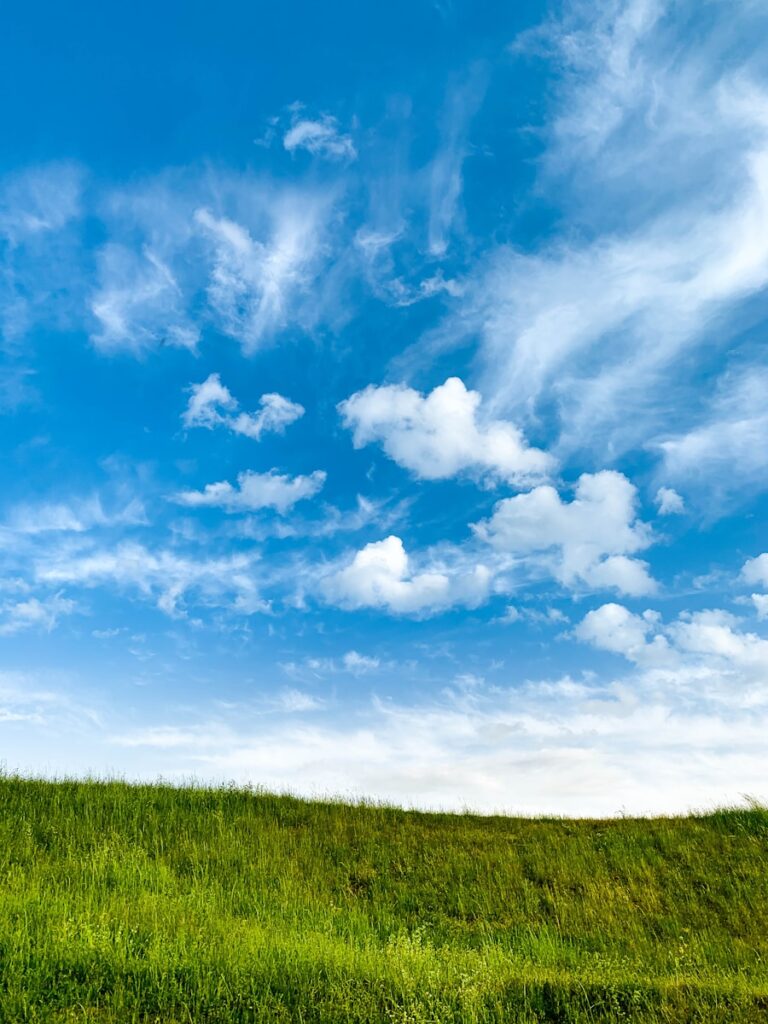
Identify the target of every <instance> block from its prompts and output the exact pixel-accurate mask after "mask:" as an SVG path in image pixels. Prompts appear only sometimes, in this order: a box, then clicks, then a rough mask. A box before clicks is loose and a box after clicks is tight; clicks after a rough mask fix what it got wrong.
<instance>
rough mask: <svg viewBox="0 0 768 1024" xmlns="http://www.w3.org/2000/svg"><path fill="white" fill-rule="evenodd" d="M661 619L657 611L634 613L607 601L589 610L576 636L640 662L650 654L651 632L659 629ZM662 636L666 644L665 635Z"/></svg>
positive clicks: (595, 645)
mask: <svg viewBox="0 0 768 1024" xmlns="http://www.w3.org/2000/svg"><path fill="white" fill-rule="evenodd" d="M658 618H659V617H658V615H657V614H656V613H655V612H651V611H646V612H644V613H643V615H634V614H633V613H632V612H630V611H629V610H628V609H627V608H625V607H624V605H621V604H614V603H610V604H604V605H602V606H601V607H600V608H596V609H595V610H594V611H591V612H588V613H587V615H586V616H585V617H584V619H583V620H582V621H581V622H580V623H579V625H578V626H577V627H576V629H575V630H574V635H575V636H576V637H577V638H578V639H579V640H582V641H584V642H586V643H590V644H592V645H593V646H594V647H600V648H602V650H605V651H611V652H612V653H614V654H623V655H624V657H626V658H629V659H630V660H633V661H637V660H640V659H641V658H643V659H644V658H645V657H646V656H647V651H648V644H649V634H651V633H653V632H654V631H655V629H656V628H657V625H658ZM658 639H659V640H661V642H662V644H663V645H664V647H666V642H665V641H664V640H663V638H658Z"/></svg>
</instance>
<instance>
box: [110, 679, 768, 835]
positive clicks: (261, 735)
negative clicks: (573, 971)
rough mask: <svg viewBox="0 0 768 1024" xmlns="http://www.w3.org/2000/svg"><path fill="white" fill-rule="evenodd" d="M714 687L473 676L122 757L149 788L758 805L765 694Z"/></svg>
mask: <svg viewBox="0 0 768 1024" xmlns="http://www.w3.org/2000/svg"><path fill="white" fill-rule="evenodd" d="M715 676H716V672H715V671H713V672H711V673H709V674H706V673H703V674H699V675H698V676H697V675H696V674H695V673H693V672H691V673H689V675H687V676H686V677H685V678H684V679H683V680H682V681H676V680H675V679H673V678H671V677H667V676H665V675H664V674H663V673H659V672H658V671H646V670H640V671H636V670H633V673H632V675H630V676H629V677H628V678H626V679H618V680H616V681H615V682H611V683H608V684H604V683H597V682H596V681H595V680H594V679H573V678H570V677H567V676H566V677H564V678H554V679H548V680H543V681H542V682H530V683H528V684H525V685H522V686H509V687H507V686H504V687H501V686H487V685H484V684H483V682H482V681H481V680H478V679H476V678H474V679H472V680H457V684H458V685H456V686H453V687H450V688H446V689H445V690H444V691H443V692H442V693H441V694H439V695H436V696H435V695H433V696H430V697H426V698H422V699H419V698H414V699H413V700H411V701H389V700H388V701H386V702H385V701H383V700H380V699H374V700H373V701H371V702H370V703H366V704H363V705H361V706H359V707H356V709H355V714H354V715H353V716H352V717H350V718H349V719H346V720H343V719H342V720H339V719H333V720H332V719H330V718H327V717H325V715H324V713H323V711H322V710H321V711H320V712H318V710H317V709H309V710H310V713H311V716H312V719H311V721H308V720H306V719H303V718H302V717H301V714H300V713H297V712H287V713H286V718H285V719H284V720H283V721H275V720H274V719H271V718H270V719H269V720H267V721H265V720H264V718H263V717H257V716H254V717H253V718H252V719H251V720H246V719H244V716H243V714H242V712H239V711H238V712H237V714H236V716H235V715H233V716H232V720H231V722H228V723H223V722H222V721H221V720H216V721H211V722H208V723H206V722H205V721H202V720H200V721H198V722H197V723H195V725H194V726H193V727H187V728H181V727H179V726H174V725H170V724H169V725H166V726H164V727H163V726H155V727H153V728H145V729H143V730H142V731H140V732H129V733H126V732H124V733H123V734H122V735H120V734H118V737H117V738H116V744H117V743H119V744H120V745H121V747H122V748H124V749H134V750H136V758H135V759H133V760H131V761H130V764H131V766H132V768H133V771H134V772H136V771H138V772H139V773H141V774H142V775H143V776H144V777H148V778H152V777H155V776H156V775H157V774H158V773H160V772H162V774H163V775H166V776H167V775H168V773H169V771H170V772H171V773H172V775H176V776H177V777H179V778H183V777H184V775H185V774H186V776H190V775H197V776H199V777H200V776H202V777H204V778H211V777H212V776H213V777H215V778H221V779H236V780H238V781H241V782H243V783H246V782H254V781H258V782H259V784H261V785H264V786H266V787H268V788H270V789H274V790H279V791H280V790H284V789H286V788H287V789H290V790H291V791H293V792H297V793H302V794H305V795H310V796H318V795H321V796H329V795H333V794H344V795H345V796H346V797H347V798H348V797H349V796H354V795H358V796H361V797H365V798H367V799H378V800H387V801H392V802H396V803H399V804H404V805H406V806H413V805H415V806H417V807H422V808H424V807H442V808H450V809H454V810H466V808H467V807H470V808H473V809H477V810H480V811H488V812H493V811H506V812H511V813H534V814H546V813H552V814H571V815H573V814H577V815H600V816H602V815H607V814H608V815H614V814H619V813H622V812H623V813H627V812H629V813H634V814H647V813H654V814H658V813H675V812H677V813H680V812H684V811H687V810H691V809H694V808H696V809H701V808H702V807H707V806H712V805H713V804H720V805H723V804H733V803H738V802H740V800H741V799H742V796H741V795H742V794H743V793H753V794H755V795H756V796H758V797H764V796H765V792H766V790H765V731H766V728H768V701H766V697H768V694H766V692H765V686H763V700H762V703H758V704H755V703H754V698H755V697H756V696H757V694H756V691H755V690H754V689H753V688H751V687H749V686H747V687H746V688H744V687H743V686H742V685H741V681H740V677H739V675H738V672H734V674H733V675H732V676H730V677H729V678H728V680H727V689H728V690H729V691H730V692H729V695H728V696H729V697H730V702H729V705H728V712H727V714H724V707H725V706H726V705H725V704H724V693H723V687H722V686H719V685H718V684H717V683H716V682H715ZM467 682H469V683H470V685H466V683H467ZM710 685H711V687H712V688H711V690H710ZM119 749H120V748H117V747H115V748H113V749H112V750H110V752H109V753H110V757H111V761H110V763H115V757H116V755H117V754H118V750H119ZM164 750H167V751H168V756H163V751H164ZM153 752H154V753H153ZM171 755H172V756H171Z"/></svg>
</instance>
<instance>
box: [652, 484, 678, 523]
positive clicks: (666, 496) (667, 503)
mask: <svg viewBox="0 0 768 1024" xmlns="http://www.w3.org/2000/svg"><path fill="white" fill-rule="evenodd" d="M656 505H657V506H658V509H659V515H660V516H677V515H682V513H683V512H685V502H684V501H683V499H682V497H681V496H680V495H679V494H678V493H677V491H676V490H674V489H673V488H672V487H660V488H659V489H658V491H657V492H656Z"/></svg>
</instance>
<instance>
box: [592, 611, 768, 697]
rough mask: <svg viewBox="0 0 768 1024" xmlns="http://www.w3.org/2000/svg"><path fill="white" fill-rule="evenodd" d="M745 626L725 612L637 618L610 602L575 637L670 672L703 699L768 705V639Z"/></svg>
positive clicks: (674, 680) (669, 675)
mask: <svg viewBox="0 0 768 1024" xmlns="http://www.w3.org/2000/svg"><path fill="white" fill-rule="evenodd" d="M739 625H740V624H739V621H738V619H736V617H735V616H733V615H731V614H730V613H729V612H726V611H722V610H720V609H714V610H708V611H699V612H684V613H682V614H681V615H680V616H679V617H678V618H677V619H676V620H675V621H674V622H671V623H667V624H665V623H663V622H662V620H661V616H660V615H659V614H658V613H657V612H652V611H646V612H644V613H643V614H642V615H636V614H634V613H632V612H630V611H628V609H626V608H624V607H623V605H618V604H606V605H603V606H602V607H600V608H597V609H595V610H594V611H591V612H589V613H588V614H587V615H586V616H585V618H584V620H583V621H582V622H581V623H580V624H579V625H578V626H577V627H576V630H575V635H576V636H577V637H578V639H580V640H583V641H586V642H588V643H591V644H593V645H594V646H595V647H599V648H601V649H603V650H607V651H612V652H613V653H615V654H621V655H622V656H623V657H625V658H627V659H628V660H629V661H632V662H634V663H635V664H636V665H639V666H640V667H642V668H644V669H647V670H652V671H655V672H663V673H666V674H667V676H666V678H668V679H669V680H670V682H672V683H677V684H678V685H679V686H680V687H681V688H682V687H691V686H694V687H696V686H698V687H699V688H700V691H701V696H702V698H703V697H704V696H705V695H706V693H705V691H706V690H707V689H709V690H710V692H711V693H712V694H715V695H718V699H720V700H722V701H728V700H731V701H732V702H733V703H734V705H736V704H739V703H741V704H742V705H743V706H746V707H749V706H750V705H752V704H755V703H768V640H765V639H764V638H763V637H760V636H758V635H757V634H756V633H750V632H744V631H743V630H741V629H739V628H738V627H739ZM729 685H730V686H731V687H733V689H732V690H731V691H730V692H729V689H728V687H729Z"/></svg>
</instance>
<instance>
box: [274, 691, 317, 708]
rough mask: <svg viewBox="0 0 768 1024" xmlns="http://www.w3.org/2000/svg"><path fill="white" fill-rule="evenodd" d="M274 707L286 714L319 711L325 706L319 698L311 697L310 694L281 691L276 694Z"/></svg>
mask: <svg viewBox="0 0 768 1024" xmlns="http://www.w3.org/2000/svg"><path fill="white" fill-rule="evenodd" d="M274 705H275V707H276V708H277V709H278V710H279V711H283V712H287V713H288V714H297V713H302V712H307V711H319V710H320V708H322V707H324V706H325V705H324V702H323V701H322V700H320V698H319V697H313V696H312V694H311V693H304V692H303V691H302V690H283V691H282V692H281V693H280V694H278V696H277V698H276V699H275V701H274Z"/></svg>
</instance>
